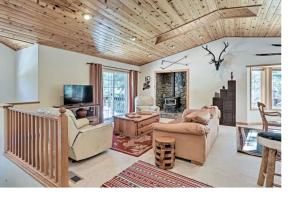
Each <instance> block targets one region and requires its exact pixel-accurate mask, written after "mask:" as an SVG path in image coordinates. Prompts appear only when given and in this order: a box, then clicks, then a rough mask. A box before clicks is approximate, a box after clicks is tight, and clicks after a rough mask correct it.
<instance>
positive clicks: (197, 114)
mask: <svg viewBox="0 0 300 211" xmlns="http://www.w3.org/2000/svg"><path fill="white" fill-rule="evenodd" d="M209 120H210V113H209V112H208V111H205V110H198V111H194V112H191V113H189V114H187V115H186V116H185V117H184V122H196V123H200V124H203V125H207V124H208V122H209Z"/></svg>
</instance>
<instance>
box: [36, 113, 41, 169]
mask: <svg viewBox="0 0 300 211" xmlns="http://www.w3.org/2000/svg"><path fill="white" fill-rule="evenodd" d="M40 140H41V138H40V117H37V118H36V167H37V169H38V170H40V168H41V165H40Z"/></svg>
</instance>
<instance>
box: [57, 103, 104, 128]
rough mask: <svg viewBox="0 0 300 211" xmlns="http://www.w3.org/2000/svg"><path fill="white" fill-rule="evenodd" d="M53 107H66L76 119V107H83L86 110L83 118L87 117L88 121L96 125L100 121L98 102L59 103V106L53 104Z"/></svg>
mask: <svg viewBox="0 0 300 211" xmlns="http://www.w3.org/2000/svg"><path fill="white" fill-rule="evenodd" d="M53 107H54V108H60V107H64V108H66V109H69V110H71V111H72V112H73V113H74V115H75V116H76V118H77V119H79V117H78V116H77V115H76V111H77V110H78V109H85V110H86V111H87V115H86V117H85V118H87V119H88V120H89V121H90V124H91V125H97V124H99V123H100V121H99V117H100V113H99V110H100V109H99V107H100V104H74V105H61V106H53Z"/></svg>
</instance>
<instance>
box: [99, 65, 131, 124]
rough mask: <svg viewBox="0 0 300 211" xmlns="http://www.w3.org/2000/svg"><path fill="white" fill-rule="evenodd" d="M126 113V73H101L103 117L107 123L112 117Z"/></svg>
mask: <svg viewBox="0 0 300 211" xmlns="http://www.w3.org/2000/svg"><path fill="white" fill-rule="evenodd" d="M127 112H128V73H125V72H116V71H104V72H103V117H104V120H106V121H109V120H111V119H112V118H113V116H117V115H123V114H125V113H127Z"/></svg>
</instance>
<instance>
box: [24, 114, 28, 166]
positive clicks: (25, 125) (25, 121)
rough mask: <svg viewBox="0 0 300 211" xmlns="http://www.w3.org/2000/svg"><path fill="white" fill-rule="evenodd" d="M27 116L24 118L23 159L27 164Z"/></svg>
mask: <svg viewBox="0 0 300 211" xmlns="http://www.w3.org/2000/svg"><path fill="white" fill-rule="evenodd" d="M27 144H28V114H25V116H24V158H25V162H28V150H27V149H28V147H27Z"/></svg>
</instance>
